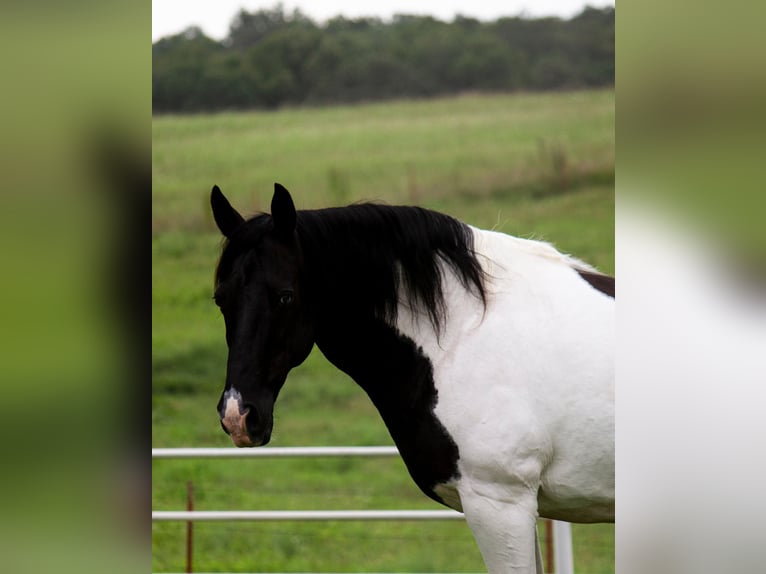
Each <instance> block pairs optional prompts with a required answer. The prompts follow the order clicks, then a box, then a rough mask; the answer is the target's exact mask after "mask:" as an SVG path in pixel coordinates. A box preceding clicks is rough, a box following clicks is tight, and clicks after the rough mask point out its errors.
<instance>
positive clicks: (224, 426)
mask: <svg viewBox="0 0 766 574" xmlns="http://www.w3.org/2000/svg"><path fill="white" fill-rule="evenodd" d="M218 422H219V423H221V428H222V429H223V432H225V433H226V434H228V435H230V434H231V433H230V432H229V429H227V428H226V425H225V424H223V419H218Z"/></svg>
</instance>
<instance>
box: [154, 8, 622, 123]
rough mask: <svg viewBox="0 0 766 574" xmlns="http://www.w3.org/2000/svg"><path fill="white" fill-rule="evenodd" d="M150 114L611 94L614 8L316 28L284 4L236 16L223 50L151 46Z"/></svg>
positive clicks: (206, 45) (173, 42) (181, 39)
mask: <svg viewBox="0 0 766 574" xmlns="http://www.w3.org/2000/svg"><path fill="white" fill-rule="evenodd" d="M152 64H153V71H152V88H153V96H152V102H153V109H154V111H155V112H166V111H202V110H214V109H225V108H247V107H267V108H270V107H276V106H280V105H285V104H302V103H306V102H320V103H332V102H353V101H359V100H369V99H385V98H392V97H419V96H432V95H438V94H450V93H457V92H460V91H462V90H493V91H497V90H517V89H533V90H555V89H564V88H575V87H584V86H607V85H613V84H614V8H591V7H587V8H585V9H584V10H583V11H582V12H581V13H580V14H578V15H577V16H575V17H573V18H571V19H568V20H562V19H560V18H553V17H551V18H524V17H511V18H500V19H498V20H496V21H494V22H481V21H479V20H476V19H474V18H469V17H465V16H460V15H459V16H456V17H455V19H454V20H453V21H452V22H443V21H441V20H438V19H436V18H433V17H431V16H420V15H409V14H397V15H395V16H394V17H393V19H392V20H391V21H390V22H383V21H381V20H380V19H378V18H355V19H348V18H344V17H340V16H339V17H337V18H333V19H331V20H329V21H328V22H326V23H325V24H323V25H322V26H318V25H317V24H315V23H314V22H313V21H312V20H311V19H310V18H308V17H307V16H305V15H304V14H302V13H301V12H300V11H299V10H294V11H293V12H291V13H287V12H285V10H284V8H283V6H282V5H281V4H277V5H275V6H274V7H273V8H270V9H262V10H258V11H256V12H248V11H246V10H240V11H239V12H238V13H237V15H236V16H235V17H234V19H233V20H232V23H231V26H230V29H229V35H228V36H227V38H226V39H224V40H223V41H222V42H217V41H215V40H212V39H211V38H208V37H206V36H205V35H204V34H203V33H202V31H201V30H200V29H199V28H197V27H192V28H189V29H187V30H185V31H183V32H182V33H180V34H176V35H174V36H170V37H168V38H162V39H161V40H159V41H158V42H156V43H154V44H153V46H152Z"/></svg>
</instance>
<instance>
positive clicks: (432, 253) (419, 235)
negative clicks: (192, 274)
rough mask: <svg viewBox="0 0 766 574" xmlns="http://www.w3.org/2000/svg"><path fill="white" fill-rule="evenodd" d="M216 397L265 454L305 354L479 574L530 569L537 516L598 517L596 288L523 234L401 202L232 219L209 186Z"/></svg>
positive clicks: (610, 416) (610, 432)
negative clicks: (290, 378) (366, 420)
mask: <svg viewBox="0 0 766 574" xmlns="http://www.w3.org/2000/svg"><path fill="white" fill-rule="evenodd" d="M210 201H211V207H212V212H213V217H214V220H215V222H216V224H217V226H218V228H219V229H220V231H221V233H222V234H223V235H224V242H223V247H222V251H221V255H220V259H219V261H218V265H217V268H216V272H215V294H214V300H215V303H216V304H217V305H218V307H219V308H220V310H221V312H222V314H223V319H224V323H225V332H226V342H227V345H228V351H229V352H228V361H227V365H226V382H225V386H224V390H223V392H222V394H221V398H220V400H219V402H218V405H217V410H218V415H219V417H220V421H221V426H222V427H223V430H224V432H226V433H227V434H229V435H230V437H231V439H232V441H233V442H234V444H235V445H236V446H238V447H254V446H261V445H265V444H267V443H268V442H269V440H270V438H271V432H272V428H273V409H274V404H275V401H276V400H277V397H278V395H279V392H280V389H281V388H282V386H283V384H284V383H285V380H286V378H287V375H288V373H289V371H290V370H291V369H292V368H294V367H296V366H298V365H300V364H301V363H302V362H303V361H304V360H305V359H306V357H307V356H308V354H309V352H310V351H311V349H312V348H313V346H314V345H315V344H316V346H317V347H318V348H319V350H320V351H321V352H322V353H323V354H324V356H325V357H326V358H327V360H329V361H330V362H331V363H332V364H333V365H335V366H336V367H337V368H338V369H340V370H341V371H343V372H344V373H346V374H348V375H349V376H350V377H351V378H352V379H353V380H354V381H355V382H356V383H357V384H358V385H359V386H360V387H361V388H362V389H363V390H364V391H365V392H366V393H367V395H368V396H369V398H370V399H371V400H372V402H373V404H374V405H375V407H376V408H377V410H378V411H379V413H380V415H381V417H382V419H383V421H384V422H385V424H386V427H387V429H388V431H389V432H390V434H391V437H392V438H393V440H394V442H395V444H396V446H397V447H398V449H399V452H400V453H401V457H402V459H403V461H404V463H405V465H406V467H407V470H408V471H409V473H410V475H411V477H412V479H413V480H414V482H415V483H416V484H417V486H418V487H419V488H420V489H421V490H422V491H423V492H424V493H425V494H426V495H427V496H429V497H430V498H432V499H434V500H435V501H437V502H439V503H441V504H443V505H445V506H447V507H450V508H453V509H455V510H458V511H461V512H463V513H464V515H465V519H466V521H467V523H468V525H469V527H470V528H471V531H472V533H473V534H474V537H475V539H476V541H477V544H478V546H479V550H480V552H481V554H482V558H483V559H484V562H485V564H486V567H487V569H488V571H489V572H490V573H491V574H495V573H501V572H502V573H506V572H509V573H525V574H527V573H531V572H535V573H537V574H541V573H542V560H541V557H540V545H539V540H538V537H537V528H536V521H537V518H538V516H540V517H545V518H551V519H555V520H563V521H569V522H580V523H592V522H614V348H613V346H614V297H615V292H614V278H612V277H609V276H607V275H604V274H602V273H599V272H598V271H597V270H596V269H595V268H593V267H591V266H590V265H588V264H586V263H584V262H582V261H580V260H578V259H575V258H574V257H571V256H568V255H565V254H562V253H560V252H559V251H557V250H556V249H555V248H553V247H552V246H551V245H549V244H547V243H543V242H539V241H533V240H527V239H521V238H516V237H512V236H510V235H506V234H503V233H499V232H494V231H486V230H481V229H478V228H475V227H472V226H470V225H468V224H465V223H463V222H461V221H458V220H457V219H454V218H453V217H451V216H448V215H445V214H441V213H438V212H435V211H431V210H427V209H424V208H420V207H414V206H389V205H379V204H369V203H361V204H354V205H351V206H347V207H334V208H326V209H318V210H296V208H295V204H294V202H293V199H292V197H291V195H290V193H289V192H288V191H287V190H286V189H285V188H284V187H283V186H282V185H280V184H278V183H277V184H275V186H274V194H273V197H272V201H271V214H258V215H256V216H254V217H252V218H250V219H247V220H245V218H244V217H243V216H242V215H240V213H239V212H237V211H236V210H235V209H234V208H233V207H232V205H231V204H230V203H229V201H228V200H227V199H226V197H225V196H224V195H223V193H222V192H221V190H220V189H219V188H218V186H214V187H213V189H212V192H211V196H210Z"/></svg>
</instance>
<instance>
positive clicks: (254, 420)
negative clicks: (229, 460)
mask: <svg viewBox="0 0 766 574" xmlns="http://www.w3.org/2000/svg"><path fill="white" fill-rule="evenodd" d="M219 415H220V417H221V426H222V427H223V430H224V431H225V432H226V434H228V435H229V436H230V437H231V440H232V441H233V442H234V445H235V446H238V447H249V446H262V445H264V444H266V443H268V442H269V440H270V439H271V429H270V428H269V429H258V426H259V425H258V423H259V422H260V421H259V417H258V412H257V410H256V409H255V407H253V406H252V405H245V404H244V402H243V401H242V395H241V394H240V393H239V391H237V389H235V388H234V387H231V388H229V389H227V390H226V392H224V394H223V397H222V398H221V403H220V405H219Z"/></svg>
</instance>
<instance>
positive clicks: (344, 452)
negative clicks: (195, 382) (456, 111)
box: [152, 446, 399, 458]
mask: <svg viewBox="0 0 766 574" xmlns="http://www.w3.org/2000/svg"><path fill="white" fill-rule="evenodd" d="M332 456H354V457H357V456H365V457H378V456H399V450H398V449H397V448H396V447H395V446H287V447H263V448H233V447H232V448H153V449H152V458H310V457H312V458H313V457H332Z"/></svg>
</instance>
